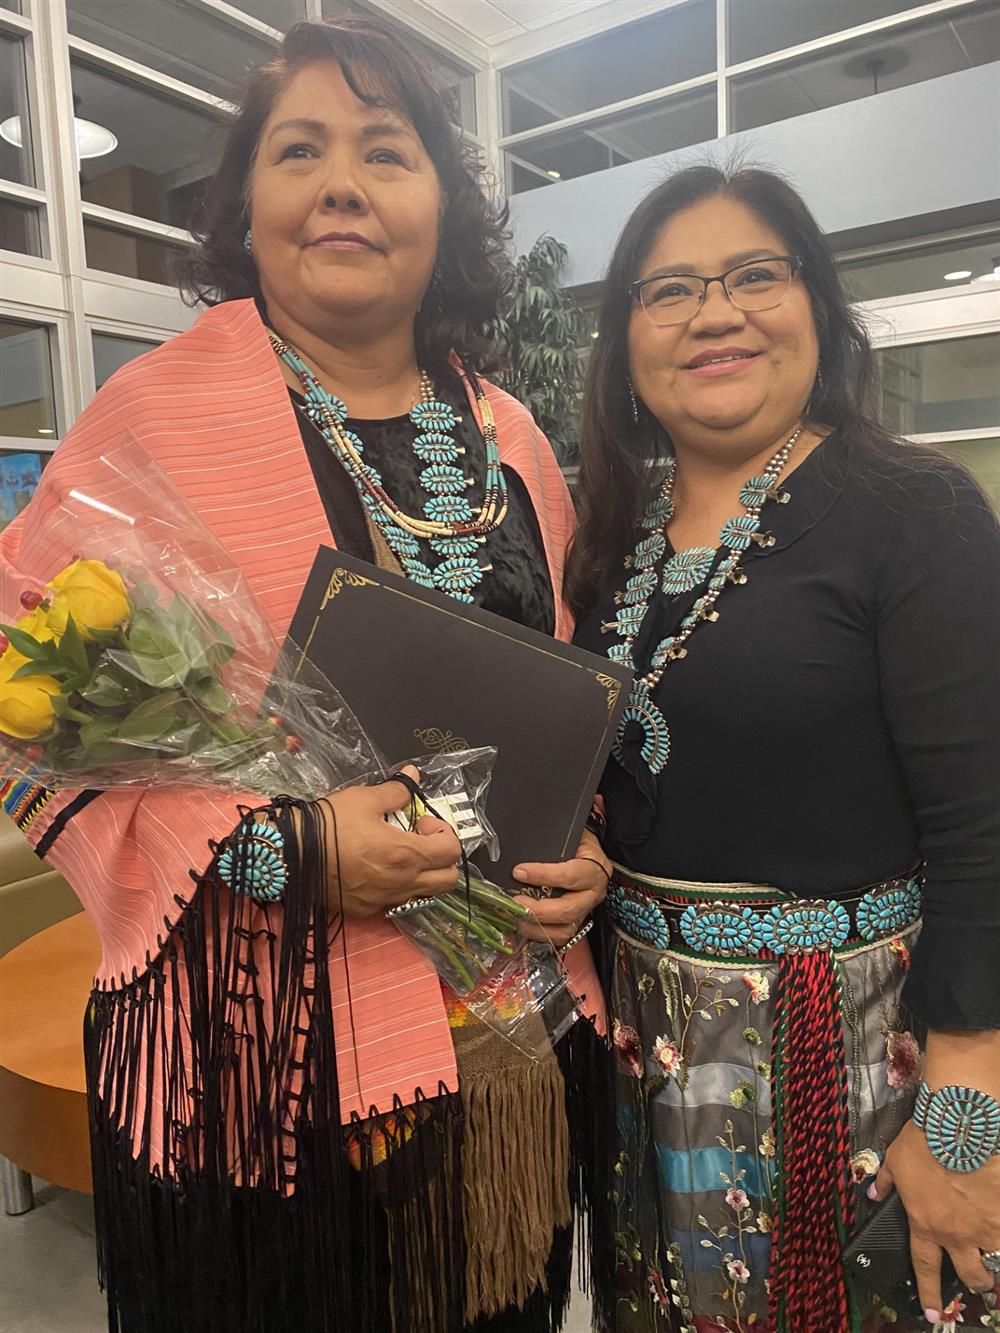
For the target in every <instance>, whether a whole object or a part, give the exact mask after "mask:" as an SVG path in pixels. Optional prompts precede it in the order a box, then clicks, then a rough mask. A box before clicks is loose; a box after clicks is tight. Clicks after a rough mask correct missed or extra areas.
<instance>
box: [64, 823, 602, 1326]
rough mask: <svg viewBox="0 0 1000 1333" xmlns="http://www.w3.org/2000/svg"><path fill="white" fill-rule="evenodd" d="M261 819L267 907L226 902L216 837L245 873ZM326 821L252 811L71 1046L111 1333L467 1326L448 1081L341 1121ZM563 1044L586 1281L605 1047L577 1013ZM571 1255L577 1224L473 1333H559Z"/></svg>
mask: <svg viewBox="0 0 1000 1333" xmlns="http://www.w3.org/2000/svg"><path fill="white" fill-rule="evenodd" d="M257 815H264V816H265V817H267V818H270V819H271V820H272V821H274V822H276V823H277V825H278V827H279V829H280V830H281V832H282V834H283V836H284V841H285V848H286V858H287V860H288V863H289V865H288V870H289V887H288V890H287V891H286V894H285V897H284V901H283V904H282V907H281V908H276V907H262V906H260V905H259V904H256V903H254V902H253V901H252V900H251V899H250V898H249V897H248V896H245V895H235V896H234V895H231V894H230V892H229V891H228V889H227V888H226V887H225V886H224V885H223V884H222V882H221V880H220V879H219V876H218V875H217V874H216V873H215V870H214V867H215V863H216V860H217V856H218V854H219V853H221V852H222V851H223V850H224V849H225V847H226V846H227V845H231V846H234V847H235V849H236V852H235V860H236V862H237V867H238V869H239V870H242V873H243V874H244V875H248V872H249V869H250V866H251V861H250V858H251V857H252V856H253V854H254V853H253V850H252V849H253V846H254V844H252V843H250V842H246V841H243V842H241V841H240V840H239V839H240V834H242V833H245V832H247V831H248V828H249V826H250V825H251V824H252V823H253V822H254V819H255V816H257ZM326 818H327V814H326V810H325V808H324V807H322V806H319V807H316V806H310V805H306V804H301V803H298V802H292V801H289V800H284V799H283V800H279V801H277V802H275V803H274V804H272V805H270V806H267V807H264V808H262V809H261V810H259V811H245V812H244V816H243V820H242V823H241V825H240V827H239V828H238V829H237V831H236V833H234V835H233V837H232V838H231V839H229V840H227V843H223V844H221V845H220V846H219V847H217V848H214V849H213V850H214V851H215V852H216V858H215V859H214V860H213V864H212V867H210V869H209V871H208V872H207V873H206V875H205V877H204V878H203V879H202V880H201V881H199V882H198V888H197V892H196V893H195V894H194V896H193V898H192V900H191V901H190V902H185V901H184V900H183V899H181V898H178V900H177V901H178V907H179V909H180V915H179V917H178V919H177V921H176V922H169V921H168V922H165V926H166V934H165V937H164V938H163V940H162V941H161V950H160V953H159V954H158V955H157V957H156V958H155V959H150V960H148V966H147V968H146V970H145V971H144V972H143V973H142V974H141V975H133V977H132V979H131V981H128V980H126V978H124V977H123V978H122V979H121V985H120V986H118V987H115V988H113V989H107V990H97V991H95V992H94V994H93V997H92V1001H91V1005H90V1008H89V1011H88V1014H87V1019H86V1024H85V1033H84V1038H85V1048H86V1058H87V1082H88V1097H89V1106H90V1123H91V1151H92V1159H93V1174H94V1201H95V1212H96V1223H97V1237H98V1265H99V1274H100V1278H101V1282H102V1285H103V1286H104V1288H105V1290H106V1294H107V1298H108V1312H109V1333H154V1331H155V1333H288V1331H289V1330H292V1329H294V1330H295V1333H437V1329H434V1330H431V1329H430V1327H429V1325H428V1323H427V1321H426V1319H425V1318H424V1317H423V1316H422V1315H421V1313H420V1311H422V1310H426V1309H427V1308H428V1306H431V1307H433V1308H434V1309H436V1310H437V1311H439V1312H440V1321H438V1320H436V1321H435V1322H436V1323H439V1327H443V1328H444V1329H446V1330H447V1333H461V1331H462V1330H463V1328H466V1326H465V1325H464V1324H463V1308H464V1261H465V1250H464V1241H463V1236H462V1207H461V1202H462V1175H461V1145H462V1116H461V1102H460V1099H459V1098H458V1097H457V1096H455V1095H452V1094H450V1093H448V1092H447V1091H446V1090H445V1089H443V1088H442V1089H441V1090H440V1091H439V1095H438V1096H437V1097H435V1098H427V1099H423V1098H422V1099H419V1100H418V1101H417V1103H416V1105H415V1106H413V1107H408V1108H404V1107H403V1106H402V1105H400V1104H397V1105H396V1106H395V1107H394V1108H393V1110H392V1111H391V1112H389V1113H386V1114H383V1115H380V1116H377V1117H373V1118H372V1119H369V1120H366V1121H360V1120H356V1121H355V1122H354V1123H353V1124H352V1125H351V1126H349V1127H348V1128H347V1129H344V1127H342V1125H341V1118H340V1098H339V1089H338V1080H337V1064H336V1058H335V1050H336V1045H335V1034H334V1029H333V1015H332V1003H331V991H330V979H329V962H330V948H331V942H332V941H331V937H330V934H329V928H328V905H327V894H326V884H327V866H326V863H325V847H326V845H327V837H328V835H329V831H328V830H327V829H325V827H324V820H325V819H326ZM334 845H335V839H334ZM246 849H250V850H246ZM335 938H336V936H334V937H333V941H335ZM264 956H266V957H267V958H268V959H269V962H270V967H269V969H267V970H265V971H262V970H261V969H260V967H259V963H260V961H261V959H262V958H263V957H264ZM266 977H269V981H268V982H265V978H266ZM182 1033H183V1034H185V1035H186V1037H187V1040H188V1044H189V1052H190V1063H187V1061H186V1060H185V1056H184V1047H183V1045H182V1042H181V1036H182ZM559 1053H560V1062H561V1064H562V1067H563V1071H564V1076H565V1078H566V1093H567V1111H568V1114H569V1115H570V1127H571V1135H572V1142H573V1149H574V1158H573V1178H572V1181H571V1193H572V1197H573V1200H574V1203H575V1204H578V1205H580V1206H581V1207H587V1206H588V1205H589V1206H591V1208H592V1209H593V1215H594V1217H595V1219H597V1220H596V1221H595V1222H594V1223H593V1224H592V1225H591V1227H590V1228H589V1230H587V1231H586V1232H585V1229H584V1225H583V1224H582V1223H581V1224H580V1234H581V1237H583V1238H584V1239H585V1240H586V1242H587V1250H588V1258H587V1260H586V1261H585V1262H586V1265H587V1267H588V1269H589V1271H590V1273H591V1274H592V1275H593V1278H594V1282H595V1285H596V1284H597V1282H598V1278H599V1276H602V1274H603V1266H602V1265H603V1262H604V1261H603V1260H602V1259H601V1258H600V1256H602V1255H603V1256H606V1257H610V1255H612V1254H613V1247H612V1246H611V1245H610V1243H609V1241H605V1239H604V1236H603V1226H602V1223H601V1222H600V1220H599V1219H600V1218H601V1217H603V1215H604V1209H603V1207H602V1206H600V1205H601V1203H602V1199H606V1197H607V1196H606V1192H603V1184H602V1180H603V1177H602V1174H601V1171H602V1165H601V1164H602V1163H604V1164H605V1165H606V1164H607V1162H608V1161H609V1160H610V1158H609V1157H608V1155H607V1152H608V1149H610V1142H609V1143H608V1149H605V1147H604V1145H603V1141H602V1136H601V1135H600V1134H599V1133H598V1132H597V1129H596V1126H597V1123H598V1122H597V1119H596V1118H595V1117H594V1116H593V1115H592V1114H591V1111H590V1110H588V1109H587V1108H593V1107H594V1105H595V1102H596V1103H597V1104H598V1105H600V1104H603V1105H604V1106H605V1107H610V1106H611V1105H612V1103H611V1101H610V1100H606V1099H605V1095H604V1093H603V1085H602V1084H601V1083H600V1082H595V1081H594V1080H597V1079H602V1078H603V1065H604V1064H606V1063H607V1061H606V1053H605V1052H604V1050H603V1047H602V1043H601V1042H600V1041H599V1039H598V1038H597V1037H596V1035H595V1034H594V1032H593V1029H592V1028H591V1026H590V1024H588V1023H584V1022H580V1023H577V1024H575V1025H574V1028H573V1029H572V1031H571V1033H570V1035H569V1036H568V1037H567V1038H566V1039H565V1040H564V1042H563V1043H562V1044H561V1047H560V1052H559ZM599 1089H601V1091H599ZM141 1091H144V1095H143V1096H142V1099H141V1101H140V1092H141ZM160 1106H162V1107H163V1108H164V1109H163V1114H162V1115H160V1114H159V1112H158V1110H157V1108H158V1107H160ZM594 1205H597V1206H596V1207H594ZM390 1219H395V1224H392V1223H391V1222H390ZM400 1221H401V1222H402V1225H400ZM390 1230H391V1231H392V1242H393V1243H392V1246H391V1250H392V1260H391V1262H390ZM401 1236H402V1237H403V1238H404V1239H403V1244H402V1245H401V1244H400V1237H401ZM572 1250H573V1233H572V1229H571V1228H566V1229H564V1230H560V1231H559V1232H558V1233H557V1235H556V1237H555V1241H554V1245H553V1250H552V1254H551V1256H550V1260H549V1264H548V1269H547V1281H546V1290H544V1291H543V1290H541V1289H539V1290H536V1292H535V1293H534V1294H533V1295H532V1296H531V1297H530V1298H529V1300H528V1302H527V1304H526V1305H525V1306H524V1307H523V1308H521V1309H515V1308H511V1309H509V1310H508V1311H507V1312H505V1313H502V1314H500V1315H496V1316H493V1317H491V1318H481V1319H479V1320H477V1321H475V1323H474V1324H473V1325H471V1326H468V1328H469V1333H558V1330H559V1329H560V1328H561V1327H562V1324H563V1322H564V1319H565V1314H566V1310H567V1307H568V1304H569V1297H570V1273H571V1263H572Z"/></svg>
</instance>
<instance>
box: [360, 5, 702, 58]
mask: <svg viewBox="0 0 1000 1333" xmlns="http://www.w3.org/2000/svg"><path fill="white" fill-rule="evenodd" d="M369 2H370V3H373V4H374V5H375V6H376V7H377V8H384V9H387V10H390V11H391V12H395V14H396V15H397V16H398V17H401V18H403V19H404V20H405V21H408V22H411V23H414V26H418V27H420V26H424V25H422V24H420V23H419V19H420V18H421V17H423V18H424V21H425V24H426V29H425V30H427V31H433V30H434V29H437V30H438V32H439V33H440V34H441V35H442V36H446V35H447V36H450V37H451V39H452V41H453V42H455V43H457V44H458V45H459V46H463V45H464V46H465V47H466V50H467V52H468V53H469V54H470V55H477V56H479V57H480V58H485V59H488V60H489V59H493V58H499V59H500V60H501V61H502V60H504V59H506V58H508V56H517V57H521V56H522V55H525V54H531V53H533V52H534V51H535V50H538V49H545V48H546V47H548V46H549V45H555V44H562V43H565V42H571V41H576V40H577V39H578V38H580V37H589V36H590V35H591V34H593V33H595V32H601V31H603V30H604V29H605V28H610V27H614V26H616V25H617V24H619V23H626V22H628V20H629V19H632V18H641V17H642V16H643V15H645V14H648V13H650V11H651V10H652V9H658V8H662V7H663V6H664V0H369ZM667 3H673V4H676V3H677V0H667Z"/></svg>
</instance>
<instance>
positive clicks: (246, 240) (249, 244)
mask: <svg viewBox="0 0 1000 1333" xmlns="http://www.w3.org/2000/svg"><path fill="white" fill-rule="evenodd" d="M243 249H244V250H245V251H246V252H247V254H248V255H252V254H253V233H252V232H251V230H250V228H249V227H248V228H247V234H246V235H245V236H244V237H243Z"/></svg>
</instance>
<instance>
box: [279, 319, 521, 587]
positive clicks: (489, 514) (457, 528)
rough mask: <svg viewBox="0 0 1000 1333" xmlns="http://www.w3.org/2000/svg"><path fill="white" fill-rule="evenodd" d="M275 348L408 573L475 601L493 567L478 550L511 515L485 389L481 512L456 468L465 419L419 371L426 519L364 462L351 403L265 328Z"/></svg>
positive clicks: (417, 421)
mask: <svg viewBox="0 0 1000 1333" xmlns="http://www.w3.org/2000/svg"><path fill="white" fill-rule="evenodd" d="M268 337H269V338H270V339H271V345H272V347H273V348H274V350H275V352H276V353H277V354H278V356H279V357H280V358H281V360H282V361H283V362H284V363H285V365H286V366H288V367H289V369H290V370H291V371H292V372H293V373H294V374H295V376H296V378H297V379H298V381H299V383H300V384H301V385H302V392H303V395H304V397H305V411H306V415H307V416H308V418H309V420H310V421H311V422H312V423H313V425H314V426H315V427H316V428H317V430H318V431H319V433H320V435H321V436H322V437H323V439H324V441H325V442H326V444H327V447H328V448H329V449H330V451H331V453H332V454H333V455H334V457H335V458H336V459H337V460H338V461H339V462H340V463H341V464H342V465H343V467H344V468H345V470H346V471H347V474H348V476H349V477H350V478H351V480H352V481H353V482H354V485H355V488H356V489H357V492H358V495H359V496H360V497H361V502H362V504H363V505H364V506H365V511H366V513H367V514H368V516H369V518H370V519H371V521H372V522H373V523H374V524H375V526H376V528H378V530H379V532H380V533H381V534H382V536H383V537H384V538H385V540H386V542H387V543H388V545H389V547H390V549H391V550H392V552H393V553H394V555H395V556H396V558H397V559H398V560H399V563H400V564H401V565H402V567H403V570H404V572H405V573H406V574H407V575H408V577H409V578H411V579H412V580H413V581H414V583H418V584H420V585H421V587H424V588H437V589H438V590H439V591H441V592H445V593H448V594H450V596H452V597H454V598H455V599H456V600H457V601H459V602H466V603H472V602H473V601H474V600H475V599H474V597H473V590H474V589H475V588H477V587H478V586H479V584H480V583H481V582H482V578H483V575H484V574H485V573H487V572H488V571H489V570H490V569H491V568H492V566H491V565H489V564H481V563H480V561H479V559H478V552H479V548H480V547H481V546H483V545H485V542H486V538H487V537H488V536H489V535H490V533H493V532H495V531H496V530H497V528H499V526H500V524H501V523H502V522H503V521H504V519H505V518H506V516H507V481H506V478H505V477H504V474H503V467H502V465H501V462H500V445H499V442H498V440H497V431H496V423H495V421H494V419H493V412H492V410H491V408H490V404H489V401H488V400H487V398H486V396H485V394H484V393H483V392H482V390H481V389H480V388H479V387H478V386H477V387H476V402H477V405H478V407H479V412H480V416H481V419H482V422H483V438H484V440H485V442H486V491H485V495H484V497H483V503H482V505H481V506H480V508H479V510H478V512H474V511H473V508H472V505H471V504H470V503H469V501H468V499H467V498H466V496H465V494H464V492H465V491H466V490H467V489H468V487H470V486H472V485H474V484H475V483H474V481H473V479H472V478H471V477H467V476H466V475H465V473H464V472H463V470H462V468H461V467H459V466H456V464H458V462H459V459H460V458H461V457H462V455H463V454H464V453H465V449H464V448H462V447H461V446H460V445H459V444H457V443H456V441H455V439H454V436H453V434H452V432H453V431H454V428H455V426H456V425H458V423H459V422H461V420H462V417H461V416H460V415H458V414H457V413H456V412H455V411H454V410H453V409H452V407H451V405H450V404H449V403H445V402H442V401H441V400H440V399H438V398H436V397H435V394H434V385H433V383H432V382H431V379H430V376H429V375H428V374H427V373H426V371H421V372H420V397H419V400H418V402H417V403H416V405H415V406H414V407H413V408H412V409H411V410H410V413H409V418H410V421H411V422H412V423H413V425H414V427H415V428H416V431H417V434H416V437H415V439H414V441H413V452H414V453H415V454H416V456H417V458H418V459H419V460H420V462H421V463H423V464H424V467H423V469H422V471H421V472H420V484H421V486H422V487H423V488H424V490H425V491H427V492H428V496H429V498H428V500H427V501H426V503H425V504H424V507H423V508H424V514H423V517H421V518H417V517H414V516H413V515H411V514H407V513H404V512H403V510H402V509H400V507H399V506H398V505H397V504H396V503H395V501H394V500H393V499H392V497H391V496H390V495H389V494H388V492H387V491H386V489H385V487H384V485H383V483H382V477H381V475H380V474H379V472H378V469H377V468H374V467H372V466H371V464H370V463H366V462H365V459H364V448H365V447H364V444H363V443H362V441H361V439H360V438H359V437H358V436H357V435H356V434H355V433H354V431H352V430H348V429H347V428H346V426H345V425H344V423H345V421H346V420H347V407H346V405H345V404H344V402H343V401H342V400H341V399H340V398H337V397H335V396H334V395H333V394H330V393H327V391H326V390H325V389H324V388H323V386H322V385H321V384H320V383H319V381H318V380H317V379H316V377H315V375H314V374H313V373H312V371H311V370H310V369H309V367H308V366H307V365H306V363H305V362H304V361H303V360H302V358H301V356H299V354H298V353H297V352H296V351H295V349H294V348H293V347H291V346H289V344H288V343H286V342H284V341H283V340H282V339H281V338H279V337H278V336H277V334H275V333H273V332H271V330H270V329H269V330H268ZM421 539H423V540H425V541H427V542H428V544H429V545H430V548H431V550H432V551H433V552H434V554H435V555H438V556H440V557H441V559H440V562H439V563H438V564H437V565H436V566H435V567H433V568H432V567H431V566H430V565H428V564H427V563H426V562H425V561H424V560H422V559H421V558H420V554H421V547H420V541H421Z"/></svg>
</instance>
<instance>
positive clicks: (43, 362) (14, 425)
mask: <svg viewBox="0 0 1000 1333" xmlns="http://www.w3.org/2000/svg"><path fill="white" fill-rule="evenodd" d="M55 433H56V400H55V390H54V388H53V383H52V355H51V352H50V350H49V330H48V328H47V326H46V325H44V324H24V323H22V322H21V321H20V320H13V319H0V435H6V436H14V437H17V438H21V439H29V438H31V439H41V440H44V439H51V438H52V437H54V435H55Z"/></svg>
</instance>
